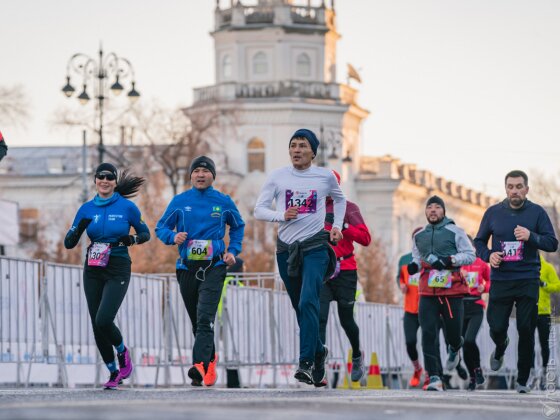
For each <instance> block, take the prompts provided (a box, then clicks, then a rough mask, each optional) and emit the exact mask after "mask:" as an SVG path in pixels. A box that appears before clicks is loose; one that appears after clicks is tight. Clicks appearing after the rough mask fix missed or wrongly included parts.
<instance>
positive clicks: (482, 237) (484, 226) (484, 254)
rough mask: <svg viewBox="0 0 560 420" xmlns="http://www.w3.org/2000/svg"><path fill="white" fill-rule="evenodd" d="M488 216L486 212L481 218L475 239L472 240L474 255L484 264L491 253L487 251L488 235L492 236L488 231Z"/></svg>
mask: <svg viewBox="0 0 560 420" xmlns="http://www.w3.org/2000/svg"><path fill="white" fill-rule="evenodd" d="M488 214H489V210H486V212H485V213H484V216H483V217H482V221H481V222H480V227H479V228H478V233H477V234H476V238H474V247H475V249H476V255H477V256H478V257H479V258H480V259H481V260H483V261H485V262H489V261H490V254H491V253H492V252H491V250H490V249H488V239H490V235H491V234H492V232H491V231H490V222H489V219H490V217H489V216H488Z"/></svg>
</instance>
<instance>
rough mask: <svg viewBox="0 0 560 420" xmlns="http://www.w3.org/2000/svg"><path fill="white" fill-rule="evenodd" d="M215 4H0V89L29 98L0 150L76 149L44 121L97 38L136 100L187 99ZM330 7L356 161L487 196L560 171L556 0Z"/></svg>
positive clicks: (75, 136)
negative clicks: (16, 88)
mask: <svg viewBox="0 0 560 420" xmlns="http://www.w3.org/2000/svg"><path fill="white" fill-rule="evenodd" d="M328 2H329V3H330V0H328ZM214 5H215V1H214V0H157V1H156V0H111V1H109V0H97V1H95V2H92V1H85V0H57V1H56V2H54V1H44V0H0V16H1V17H2V25H0V85H3V86H12V85H15V84H21V85H23V86H24V88H25V91H26V93H27V95H28V97H29V100H30V104H31V110H30V111H31V117H30V119H29V120H28V122H27V124H26V127H23V128H22V127H19V128H18V127H11V126H6V127H0V129H1V130H2V132H3V133H4V137H5V138H6V141H7V143H8V145H9V146H19V145H22V146H26V145H55V144H65V145H79V144H81V135H80V133H79V132H78V131H76V130H61V129H56V128H53V126H52V123H51V121H52V120H53V115H54V112H55V110H57V109H60V108H62V107H67V106H68V99H66V98H65V97H64V96H63V95H62V94H61V92H60V89H61V88H62V86H63V84H64V83H65V79H64V77H65V75H66V64H67V62H68V59H69V58H70V56H71V55H72V54H74V53H76V52H83V53H86V54H88V55H92V56H93V55H95V54H97V51H98V47H99V44H100V42H102V43H103V48H104V50H105V52H112V51H113V52H116V53H117V54H118V55H121V56H124V57H126V58H128V59H129V60H130V61H131V62H132V63H133V66H134V69H135V72H136V79H137V89H138V90H139V91H140V93H141V94H142V96H143V99H142V100H145V101H157V102H158V103H160V104H162V105H164V106H168V107H175V106H185V105H188V104H190V103H191V100H192V88H193V87H200V86H207V85H211V84H213V83H214V61H213V54H214V53H213V41H212V37H211V36H210V35H209V32H210V31H211V30H212V28H213V24H214V21H213V19H214V17H213V10H214ZM336 12H337V24H338V30H339V32H340V34H341V35H342V38H341V40H340V41H339V43H338V79H339V81H341V82H344V81H345V80H346V74H345V71H346V63H351V64H352V65H353V66H354V67H355V68H357V69H358V71H359V73H360V75H361V77H362V80H363V83H362V84H361V85H356V84H355V83H353V85H354V86H355V87H358V88H359V90H360V96H359V102H360V104H361V106H362V107H364V108H366V109H368V110H369V111H370V112H371V115H370V116H369V118H368V119H367V121H366V122H365V123H364V126H363V132H362V148H363V153H364V154H366V155H385V154H390V155H392V156H395V157H397V158H399V159H400V160H401V161H403V162H406V163H413V164H416V165H417V167H418V168H421V169H427V170H430V171H432V172H433V173H434V174H435V175H437V176H443V177H445V178H447V179H449V180H453V181H455V182H458V183H461V184H464V185H466V186H468V187H472V188H476V189H479V190H482V191H485V192H486V193H488V194H491V195H494V196H496V197H499V196H502V195H503V177H504V175H505V173H507V172H508V171H509V170H511V169H523V170H526V171H528V172H530V173H534V172H533V171H535V170H539V171H542V172H544V173H546V174H560V172H559V170H560V165H559V160H560V159H559V158H560V141H558V140H559V139H560V124H559V121H560V118H559V116H560V25H559V24H558V22H560V1H557V0H461V1H459V0H337V1H336ZM75 106H76V107H77V108H78V107H79V105H77V104H76V105H75Z"/></svg>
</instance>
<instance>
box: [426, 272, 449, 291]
mask: <svg viewBox="0 0 560 420" xmlns="http://www.w3.org/2000/svg"><path fill="white" fill-rule="evenodd" d="M451 282H452V278H451V271H449V270H430V274H429V276H428V286H429V287H437V288H440V289H449V288H450V287H451Z"/></svg>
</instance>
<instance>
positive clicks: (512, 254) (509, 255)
mask: <svg viewBox="0 0 560 420" xmlns="http://www.w3.org/2000/svg"><path fill="white" fill-rule="evenodd" d="M501 244H502V251H503V253H504V259H503V260H504V261H521V260H522V259H523V241H504V242H501Z"/></svg>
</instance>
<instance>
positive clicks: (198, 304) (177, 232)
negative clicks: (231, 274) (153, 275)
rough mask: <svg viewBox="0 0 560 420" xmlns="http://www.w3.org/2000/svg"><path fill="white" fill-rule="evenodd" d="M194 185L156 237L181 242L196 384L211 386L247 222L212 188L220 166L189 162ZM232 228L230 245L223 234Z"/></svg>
mask: <svg viewBox="0 0 560 420" xmlns="http://www.w3.org/2000/svg"><path fill="white" fill-rule="evenodd" d="M190 175H191V185H192V188H190V189H188V190H187V191H184V192H182V193H181V194H178V195H176V196H175V197H174V198H173V200H171V203H169V206H167V209H166V210H165V213H164V214H163V216H162V217H161V219H160V220H159V221H158V223H157V226H156V235H157V237H158V238H159V239H160V240H161V241H162V242H163V243H164V244H166V245H170V246H178V248H179V259H178V260H177V265H176V267H177V280H178V282H179V288H180V291H181V296H182V297H183V302H184V303H185V307H186V309H187V313H188V314H189V318H190V320H191V323H192V331H193V334H194V336H195V340H194V345H193V356H192V358H193V360H192V361H193V366H192V367H191V368H190V369H189V371H188V375H189V377H190V378H191V380H192V385H193V386H202V385H205V386H213V385H214V384H215V383H216V380H217V370H216V364H217V362H218V355H217V354H216V349H215V347H214V320H215V318H216V312H217V310H218V303H219V302H220V297H221V294H222V288H223V284H224V280H225V278H226V268H227V267H228V266H231V265H233V264H235V262H236V256H237V255H238V254H239V253H240V252H241V242H242V240H243V232H244V230H245V223H244V222H243V219H242V218H241V215H240V214H239V211H238V210H237V207H236V205H235V203H234V202H233V200H232V199H231V197H230V196H228V195H226V194H224V193H222V192H220V191H218V190H216V189H214V188H213V187H212V184H213V183H214V180H215V179H216V165H215V164H214V161H212V159H210V158H209V157H207V156H198V157H197V158H195V159H193V161H192V163H191V165H190ZM226 225H228V226H229V241H228V242H229V243H228V244H227V245H226V243H225V241H224V237H225V235H226V232H227V229H226Z"/></svg>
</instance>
